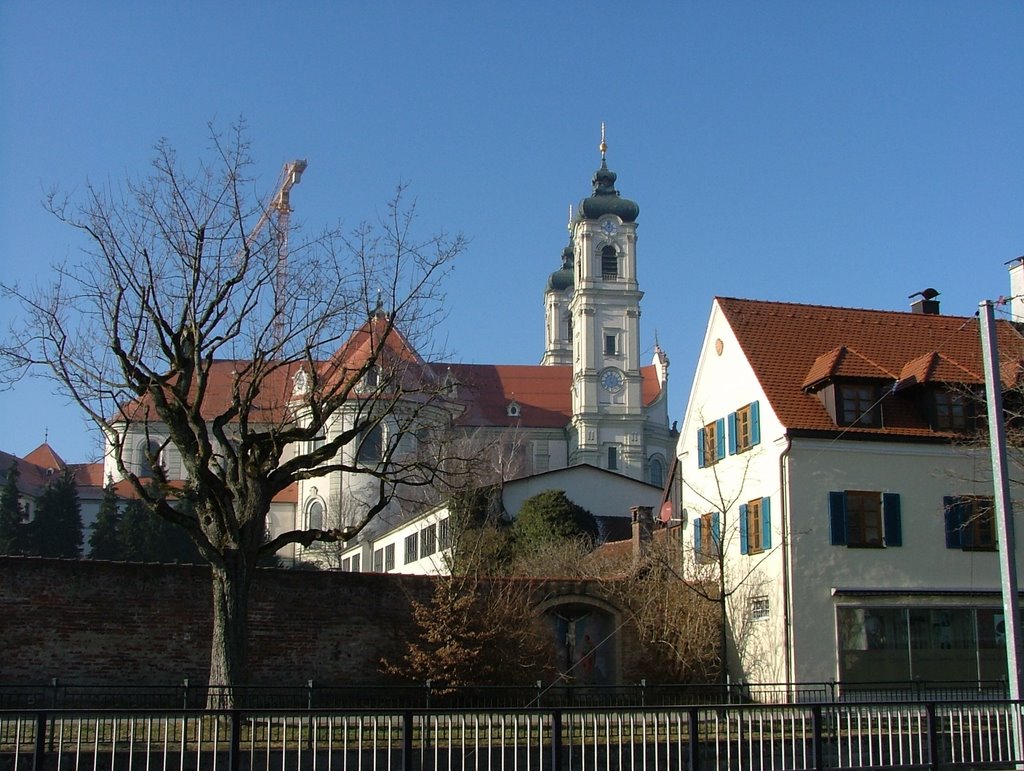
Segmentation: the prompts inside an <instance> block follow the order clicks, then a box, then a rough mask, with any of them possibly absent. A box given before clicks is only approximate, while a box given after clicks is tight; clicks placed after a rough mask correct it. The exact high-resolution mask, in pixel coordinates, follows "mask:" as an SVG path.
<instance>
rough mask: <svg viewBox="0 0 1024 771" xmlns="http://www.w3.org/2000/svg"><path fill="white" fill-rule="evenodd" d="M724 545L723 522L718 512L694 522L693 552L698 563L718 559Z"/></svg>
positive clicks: (702, 515)
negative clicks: (719, 551)
mask: <svg viewBox="0 0 1024 771" xmlns="http://www.w3.org/2000/svg"><path fill="white" fill-rule="evenodd" d="M721 543H722V533H721V521H720V517H719V515H718V513H717V512H715V513H709V514H701V515H700V517H698V518H697V519H695V520H694V522H693V551H694V554H695V555H696V556H697V558H698V561H700V562H707V561H709V560H712V559H717V557H718V549H719V546H720V544H721Z"/></svg>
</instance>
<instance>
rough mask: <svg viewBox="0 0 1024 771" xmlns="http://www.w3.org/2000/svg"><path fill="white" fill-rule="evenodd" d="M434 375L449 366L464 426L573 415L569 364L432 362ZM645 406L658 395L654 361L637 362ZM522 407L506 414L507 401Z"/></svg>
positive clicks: (563, 421)
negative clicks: (515, 414)
mask: <svg viewBox="0 0 1024 771" xmlns="http://www.w3.org/2000/svg"><path fill="white" fill-rule="evenodd" d="M431 366H432V368H433V369H434V371H435V373H436V374H437V375H438V377H443V376H444V373H445V372H446V370H447V371H450V372H451V376H452V377H453V378H455V381H456V383H457V384H458V385H457V387H456V390H457V392H458V396H457V399H456V401H458V402H460V403H462V404H463V405H464V406H465V408H466V411H465V412H464V413H463V415H462V416H461V417H460V419H459V423H460V424H461V425H465V426H513V425H520V426H524V427H530V428H564V427H565V426H566V425H568V423H569V421H570V420H572V367H570V366H564V365H563V366H543V365H540V364H433V365H431ZM640 374H641V377H642V378H643V386H642V398H643V402H644V405H645V406H646V405H649V404H651V403H652V402H653V401H654V400H655V399H657V398H658V396H660V395H661V384H660V383H659V381H658V373H657V370H656V368H655V367H654V366H648V367H641V368H640ZM512 400H515V402H516V404H518V405H519V407H520V414H519V417H512V416H510V415H509V414H508V406H509V403H510V402H512Z"/></svg>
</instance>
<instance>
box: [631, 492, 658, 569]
mask: <svg viewBox="0 0 1024 771" xmlns="http://www.w3.org/2000/svg"><path fill="white" fill-rule="evenodd" d="M629 511H630V513H631V514H632V515H633V564H634V565H638V564H640V562H641V560H643V558H644V557H646V556H647V548H648V546H649V545H650V543H651V538H652V537H653V533H654V507H653V506H633V507H632V508H631V509H630V510H629Z"/></svg>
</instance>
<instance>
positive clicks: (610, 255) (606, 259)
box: [601, 246, 619, 280]
mask: <svg viewBox="0 0 1024 771" xmlns="http://www.w3.org/2000/svg"><path fill="white" fill-rule="evenodd" d="M618 277H619V255H618V253H617V252H616V251H615V247H614V246H606V247H604V248H603V249H602V250H601V278H603V279H605V280H608V279H614V278H618Z"/></svg>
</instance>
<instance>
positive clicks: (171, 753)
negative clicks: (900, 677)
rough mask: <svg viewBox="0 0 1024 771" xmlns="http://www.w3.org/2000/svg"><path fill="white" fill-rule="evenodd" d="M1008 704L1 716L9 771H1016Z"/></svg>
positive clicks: (2, 758)
mask: <svg viewBox="0 0 1024 771" xmlns="http://www.w3.org/2000/svg"><path fill="white" fill-rule="evenodd" d="M1020 714H1021V705H1020V704H1019V703H1012V702H1008V701H972V702H957V703H953V702H926V703H911V702H892V703H863V702H858V703H845V704H836V703H829V704H788V705H770V706H768V705H744V706H735V705H718V706H699V705H693V706H689V707H684V708H646V709H549V710H513V709H505V710H378V711H352V710H324V711H321V710H293V711H280V710H276V711H274V710H245V709H238V710H225V711H218V710H211V711H207V710H177V711H175V710H135V711H124V710H88V711H84V710H83V711H74V710H39V711H30V710H29V711H26V710H22V711H14V710H11V711H0V768H2V769H3V770H4V771H85V769H89V770H90V771H107V770H108V769H109V771H350V770H351V771H356V770H358V771H369V769H374V770H378V771H391V770H392V769H394V770H395V771H398V770H399V769H401V770H402V771H454V770H455V769H493V770H494V771H498V770H499V769H500V770H501V771H505V770H506V769H507V770H508V771H513V769H514V770H515V771H527V770H528V771H533V770H534V769H536V771H570V770H572V771H598V769H603V770H605V771H607V770H608V769H634V768H635V769H650V770H651V771H654V770H657V771H661V770H662V769H664V771H674V770H676V769H679V770H680V771H682V770H683V769H687V771H703V770H705V769H707V770H710V769H714V770H716V771H717V769H735V770H736V771H747V770H748V769H749V770H750V771H769V770H771V771H775V770H778V771H783V770H786V771H789V770H792V771H803V770H804V769H826V768H827V769H833V768H834V769H862V768H863V769H867V768H894V769H912V768H913V769H921V768H929V769H940V768H941V769H947V768H948V769H961V768H962V769H968V768H971V769H973V768H1014V767H1019V766H1018V765H1016V764H1018V763H1020V762H1021V761H1022V760H1024V758H1022V757H1021V753H1020V751H1019V749H1018V742H1017V741H1016V740H1015V737H1016V736H1018V735H1019V733H1018V732H1019V725H1020V722H1019V721H1020Z"/></svg>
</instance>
